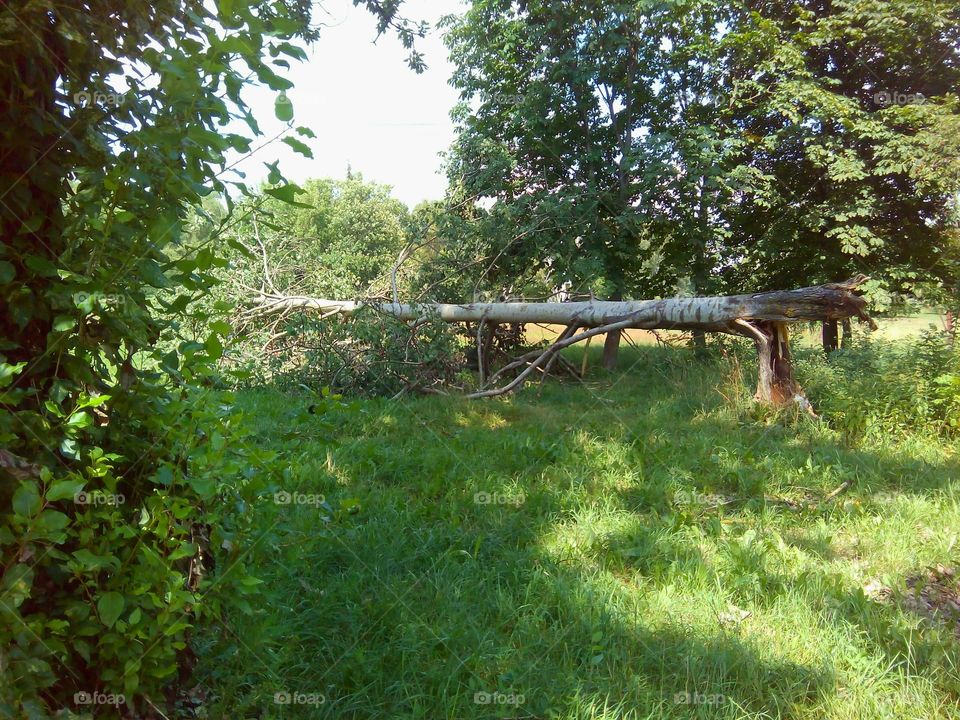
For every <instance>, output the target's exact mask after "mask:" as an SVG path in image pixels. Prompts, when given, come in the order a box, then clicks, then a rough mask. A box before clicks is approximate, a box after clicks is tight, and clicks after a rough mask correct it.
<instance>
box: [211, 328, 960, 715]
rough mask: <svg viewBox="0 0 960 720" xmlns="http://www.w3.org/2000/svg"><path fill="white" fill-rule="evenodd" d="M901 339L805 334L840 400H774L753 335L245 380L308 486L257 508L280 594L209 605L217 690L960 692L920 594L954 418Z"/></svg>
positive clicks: (367, 694) (701, 710)
mask: <svg viewBox="0 0 960 720" xmlns="http://www.w3.org/2000/svg"><path fill="white" fill-rule="evenodd" d="M576 352H578V351H574V354H576ZM897 352H899V351H897ZM897 352H894V351H892V350H888V349H886V348H883V347H876V346H860V347H856V348H854V349H852V350H850V351H849V352H846V353H842V354H840V355H838V356H835V357H834V358H832V359H831V360H830V361H827V360H824V359H821V358H820V357H819V356H818V354H816V353H815V352H814V351H812V350H810V351H801V352H800V355H799V357H798V374H799V378H800V380H801V382H802V383H803V384H804V386H805V387H806V388H807V390H808V392H809V394H810V396H811V399H812V400H813V401H814V403H815V405H816V406H817V409H818V411H820V412H821V415H822V418H821V420H812V419H810V418H807V417H805V416H800V417H797V416H796V415H791V414H789V413H782V414H771V413H768V412H764V411H759V410H757V409H756V408H754V407H753V405H752V403H751V402H750V396H751V395H752V390H753V387H752V385H753V382H754V380H753V378H754V377H755V374H754V368H753V367H752V365H751V363H752V360H751V358H750V356H749V353H747V352H746V351H745V350H744V348H742V347H738V346H727V347H725V348H720V349H719V350H718V351H717V352H716V353H715V354H714V357H713V358H712V359H710V360H707V361H704V362H697V361H696V360H695V359H694V358H693V355H692V353H690V352H687V351H685V350H670V349H661V348H656V347H640V348H636V349H628V350H626V351H625V352H624V353H623V357H622V359H621V369H620V371H619V372H618V373H616V374H613V375H607V374H605V373H603V372H602V371H594V372H593V374H591V375H590V376H589V377H588V378H587V380H586V382H584V383H582V384H575V383H570V382H568V383H565V384H562V385H561V384H558V383H546V384H544V385H542V386H539V387H538V386H529V387H528V388H527V389H526V390H525V391H524V392H523V393H522V394H520V395H518V396H515V397H510V398H506V399H500V400H495V401H492V402H476V401H467V400H463V399H460V398H456V397H451V398H437V397H432V398H423V399H408V398H400V399H398V400H394V401H390V400H385V399H384V400H367V401H363V402H349V401H348V400H344V401H343V402H342V403H337V402H332V401H330V400H329V399H327V400H321V401H320V402H319V403H318V400H317V398H315V397H309V396H298V395H289V394H281V393H279V392H275V391H270V390H261V391H256V392H249V393H247V394H245V395H244V396H243V402H244V406H245V408H246V412H248V413H249V414H250V415H251V416H252V417H253V418H254V420H255V422H256V423H257V424H258V428H259V434H260V438H261V442H262V452H263V453H264V454H268V455H269V454H279V455H281V456H282V457H284V458H285V459H286V462H287V466H288V471H287V472H286V473H284V474H283V475H282V476H278V477H276V478H274V479H273V480H274V484H275V490H276V492H277V493H288V494H290V496H291V498H292V500H291V502H289V503H287V504H283V503H282V501H283V500H284V499H285V498H286V496H284V495H278V496H274V495H267V496H265V497H264V498H263V499H262V501H261V502H260V503H258V504H256V505H255V506H253V507H250V508H248V509H247V512H248V514H249V517H250V521H251V522H253V523H256V524H257V525H258V526H260V527H262V528H263V535H262V541H261V542H260V543H259V544H258V545H257V546H256V547H255V548H254V549H253V551H252V552H251V553H249V554H248V555H245V556H243V557H242V558H239V560H238V562H241V563H243V564H244V565H246V566H248V567H253V568H255V569H256V574H257V575H258V576H259V577H260V578H261V579H262V581H263V582H264V583H266V586H267V587H268V589H269V596H270V599H271V601H270V603H269V604H267V605H264V606H260V607H249V606H246V605H245V604H244V602H243V598H242V597H238V598H237V599H236V603H235V606H234V607H233V608H231V611H230V612H229V613H228V614H226V615H225V617H224V618H223V624H222V625H221V626H218V627H216V628H211V629H208V630H207V631H206V634H205V636H204V643H205V644H204V647H203V648H202V652H201V656H202V658H203V662H202V664H201V666H200V668H199V672H200V675H201V679H202V685H203V687H204V688H205V692H206V693H207V696H206V697H207V701H206V704H207V706H208V712H209V713H211V716H220V715H224V716H232V717H252V716H257V717H264V718H284V717H289V718H300V717H305V718H343V717H355V718H399V717H403V718H430V719H431V720H433V719H435V718H451V719H453V718H458V719H461V720H462V719H468V718H493V717H515V718H547V717H551V718H571V719H572V718H607V719H612V718H698V717H700V718H775V717H784V718H786V717H789V718H811V719H812V718H844V719H845V718H891V719H892V718H906V717H917V718H920V717H923V718H934V717H958V716H960V712H958V710H957V701H958V696H960V673H958V667H957V657H958V655H957V640H956V637H955V636H954V631H955V629H956V627H957V626H956V625H955V624H951V622H950V621H944V620H943V619H938V618H937V617H926V616H922V615H918V614H916V613H915V612H914V611H913V610H911V609H910V606H909V604H907V603H904V602H903V601H902V600H903V598H904V594H905V593H906V592H907V584H906V583H907V579H908V578H911V577H914V576H916V575H918V574H919V573H921V572H922V571H923V569H924V568H927V567H930V566H934V565H936V564H938V563H939V564H944V565H951V564H953V563H955V562H956V560H957V555H958V549H957V536H958V533H960V503H958V500H960V492H958V491H960V487H958V477H960V475H958V472H957V471H958V462H957V457H956V443H955V441H954V440H953V439H952V438H951V436H950V426H949V423H948V422H944V417H945V416H943V415H942V413H941V410H939V409H934V410H931V409H930V408H929V407H927V406H926V405H924V404H923V402H921V401H919V400H917V399H916V397H914V396H913V395H911V394H910V393H909V392H907V391H906V390H905V388H907V387H908V386H909V385H910V383H914V384H915V386H916V387H915V391H916V392H918V393H919V392H921V389H922V391H923V392H926V391H927V390H930V392H931V393H934V389H933V386H928V385H922V388H921V385H920V384H919V383H920V381H921V380H922V379H923V378H926V377H927V375H925V374H924V373H926V372H927V371H928V370H929V369H930V368H927V367H926V366H925V365H924V362H926V361H925V360H923V357H922V355H923V353H924V352H926V351H925V350H923V349H922V348H920V347H915V348H914V350H913V351H911V352H908V353H906V360H905V359H904V356H903V355H898V354H897ZM937 352H941V350H940V349H938V350H937ZM948 355H949V353H948ZM594 359H596V358H594ZM904 368H912V369H909V370H904ZM925 368H926V369H925ZM931 372H932V370H931ZM924 382H925V381H924ZM934 395H935V393H934ZM934 395H930V397H934ZM311 406H313V407H312V409H313V412H312V413H311V412H310V411H309V409H310V408H311ZM321 495H322V496H323V497H322V498H320V497H319V496H321ZM277 498H279V499H280V500H281V503H278V502H276V501H275V500H276V499H277ZM878 588H880V589H881V590H882V592H881V591H878ZM948 620H949V619H948ZM278 693H279V694H278ZM285 693H286V694H285ZM286 700H290V701H291V702H290V703H289V704H288V703H286V702H285V701H286ZM278 701H279V702H278Z"/></svg>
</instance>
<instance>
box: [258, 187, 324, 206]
mask: <svg viewBox="0 0 960 720" xmlns="http://www.w3.org/2000/svg"><path fill="white" fill-rule="evenodd" d="M264 192H265V193H266V194H267V195H269V196H270V197H275V198H276V199H277V200H279V201H281V202H285V203H287V204H288V205H293V206H295V207H302V208H312V207H313V205H310V204H309V203H302V202H298V201H297V195H301V194H303V192H304V189H303V188H301V187H300V186H299V185H294V184H293V183H288V184H286V185H281V186H280V187H274V188H264Z"/></svg>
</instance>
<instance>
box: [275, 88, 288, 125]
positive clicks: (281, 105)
mask: <svg viewBox="0 0 960 720" xmlns="http://www.w3.org/2000/svg"><path fill="white" fill-rule="evenodd" d="M273 111H274V113H276V116H277V119H278V120H281V121H283V122H290V121H291V120H293V103H292V102H290V98H288V97H287V94H286V93H285V92H282V93H280V94H279V95H277V99H276V100H275V101H274V103H273Z"/></svg>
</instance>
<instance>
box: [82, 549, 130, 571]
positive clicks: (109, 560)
mask: <svg viewBox="0 0 960 720" xmlns="http://www.w3.org/2000/svg"><path fill="white" fill-rule="evenodd" d="M73 558H74V560H76V561H77V562H79V563H80V564H81V565H82V566H83V568H84V570H99V569H101V568H105V567H109V568H113V569H118V568H119V567H120V561H119V560H118V559H117V558H115V557H110V556H109V555H96V554H94V553H92V552H90V551H89V550H87V549H86V548H81V549H79V550H75V551H74V553H73Z"/></svg>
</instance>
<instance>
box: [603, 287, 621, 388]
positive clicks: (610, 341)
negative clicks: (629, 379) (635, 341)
mask: <svg viewBox="0 0 960 720" xmlns="http://www.w3.org/2000/svg"><path fill="white" fill-rule="evenodd" d="M622 299H623V293H621V292H620V291H619V290H618V291H617V292H615V293H613V294H612V295H611V296H610V300H612V301H614V302H616V301H619V300H622ZM622 332H623V331H622V330H614V331H613V332H608V333H607V337H606V339H605V340H604V341H603V368H604V370H606V371H608V372H613V371H614V370H616V369H617V360H618V359H619V357H620V335H621V333H622Z"/></svg>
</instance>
